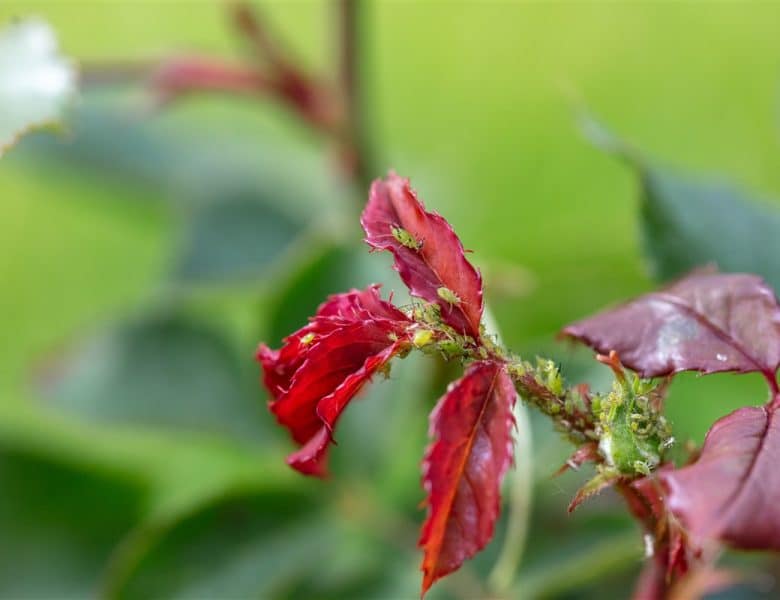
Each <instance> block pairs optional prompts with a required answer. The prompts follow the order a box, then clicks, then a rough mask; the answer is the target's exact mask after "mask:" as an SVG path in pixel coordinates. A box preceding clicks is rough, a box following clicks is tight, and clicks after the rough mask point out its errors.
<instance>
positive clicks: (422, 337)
mask: <svg viewBox="0 0 780 600" xmlns="http://www.w3.org/2000/svg"><path fill="white" fill-rule="evenodd" d="M432 341H433V331H431V330H430V329H418V330H417V331H415V332H414V337H413V338H412V344H413V345H414V347H415V348H424V347H425V346H427V345H428V344H430V343H431V342H432Z"/></svg>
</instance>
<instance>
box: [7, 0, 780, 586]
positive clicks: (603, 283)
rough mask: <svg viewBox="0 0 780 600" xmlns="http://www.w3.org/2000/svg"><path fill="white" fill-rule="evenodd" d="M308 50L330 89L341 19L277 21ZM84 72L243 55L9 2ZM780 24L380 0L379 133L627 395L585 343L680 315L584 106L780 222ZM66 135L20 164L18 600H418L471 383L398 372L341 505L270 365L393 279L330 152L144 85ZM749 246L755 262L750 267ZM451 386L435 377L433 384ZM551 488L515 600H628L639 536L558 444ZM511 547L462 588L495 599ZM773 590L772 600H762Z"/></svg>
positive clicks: (543, 315)
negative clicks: (752, 197)
mask: <svg viewBox="0 0 780 600" xmlns="http://www.w3.org/2000/svg"><path fill="white" fill-rule="evenodd" d="M261 6H262V9H263V11H264V14H265V15H266V17H267V18H268V20H269V22H270V24H271V25H272V27H273V29H274V30H275V31H276V33H278V35H279V37H280V38H282V39H283V40H285V41H286V42H288V43H289V44H290V45H291V46H292V47H293V49H294V52H295V53H296V54H297V55H299V56H300V57H301V59H302V60H303V61H304V62H305V63H306V64H307V65H309V66H310V67H311V68H313V69H318V70H322V71H325V72H327V71H328V70H329V69H332V64H333V59H334V53H335V48H334V44H333V40H332V30H333V26H334V17H333V14H332V8H333V7H332V5H331V4H330V3H327V2H266V3H263V4H262V5H261ZM17 15H21V16H27V15H37V16H40V17H43V18H45V19H46V20H47V21H49V22H50V23H51V24H52V25H53V26H54V28H55V30H56V31H57V33H58V35H59V37H60V40H61V44H62V47H63V51H64V52H65V53H66V54H67V55H69V56H72V57H74V58H76V59H78V60H79V61H81V62H82V63H83V64H84V65H96V64H108V63H118V62H125V61H133V60H153V59H159V58H162V57H166V56H169V55H171V54H177V53H181V52H186V51H197V52H198V53H202V54H213V55H219V56H241V48H240V45H239V44H238V43H237V41H236V38H235V34H234V32H233V31H232V30H231V29H230V27H229V26H228V25H227V22H226V18H225V10H224V5H223V4H222V3H219V2H205V1H204V2H115V1H98V0H93V1H89V2H76V1H70V2H52V1H50V2H37V1H34V0H25V1H24V2H13V1H12V2H7V1H6V2H3V4H2V5H0V22H2V23H4V22H6V21H7V20H8V19H10V18H11V17H13V16H17ZM778 22H780V5H778V4H774V3H763V2H754V3H706V4H705V3H693V2H688V3H664V2H626V3H616V2H603V3H600V2H551V3H542V2H529V3H525V2H432V1H431V2H400V1H399V2H372V3H369V5H368V6H367V10H366V19H365V25H366V26H367V28H368V30H367V35H366V36H365V46H364V47H363V49H362V50H363V52H364V57H363V60H364V61H365V67H366V68H365V75H366V80H365V85H366V95H367V107H368V108H367V110H368V117H369V122H370V128H369V129H370V135H371V137H372V140H373V143H374V146H375V147H376V149H377V153H378V156H379V159H378V160H377V165H376V167H377V168H378V171H377V172H376V173H375V175H376V176H380V175H382V174H383V173H384V172H385V171H386V170H387V169H388V168H395V169H396V170H397V171H398V172H399V173H401V174H403V175H405V176H408V177H410V178H411V179H412V183H413V185H415V187H416V188H417V190H418V191H419V192H420V195H421V197H422V198H423V199H424V200H425V202H426V204H427V205H428V207H429V208H433V209H435V210H437V211H439V212H441V213H442V214H444V215H445V216H446V217H447V218H448V219H449V220H450V221H451V222H452V223H453V225H454V227H455V229H456V231H457V232H458V233H459V235H460V236H461V238H462V239H463V241H464V243H465V245H466V246H467V247H468V248H471V249H473V250H474V251H475V252H474V254H473V255H472V256H473V260H474V261H475V263H477V264H478V265H479V266H480V267H481V268H482V270H483V273H484V275H485V280H486V288H487V298H488V301H489V304H490V306H491V309H492V310H493V312H494V313H495V316H496V318H497V321H498V323H499V326H500V329H501V332H502V335H503V337H504V339H505V341H506V342H507V343H508V344H509V345H510V347H512V348H513V349H514V350H516V351H518V352H520V353H523V354H527V355H529V356H533V355H534V354H537V353H538V354H548V355H552V356H555V357H557V358H558V359H559V360H561V361H562V362H563V363H564V366H565V367H567V368H568V370H567V371H565V372H567V373H568V374H569V376H570V378H572V379H574V380H577V379H580V378H584V379H589V380H592V381H593V382H594V383H595V384H596V385H598V384H599V383H603V382H604V381H606V374H603V373H602V372H601V370H600V369H599V368H598V367H592V366H590V361H589V360H588V353H587V352H576V351H574V350H573V349H571V348H568V347H567V346H564V345H560V344H557V343H556V342H555V341H554V335H555V333H556V331H557V330H559V329H560V328H561V327H562V326H563V325H564V324H566V323H568V322H570V321H572V320H574V319H577V318H580V317H583V316H585V315H587V314H590V313H591V312H593V311H595V310H597V309H599V308H601V307H603V306H605V305H608V304H610V303H614V302H616V301H619V300H621V299H625V298H627V297H630V296H632V295H635V294H637V293H640V292H643V291H646V290H648V289H651V288H652V287H653V286H654V285H655V284H654V282H653V281H652V280H651V279H650V277H649V274H648V271H647V269H646V266H645V263H644V260H643V258H642V252H641V249H640V244H639V235H638V231H639V225H638V220H637V214H638V185H637V181H636V177H635V175H634V173H632V171H631V170H630V169H629V168H627V167H626V165H624V164H621V163H620V162H619V161H617V160H615V158H614V157H610V156H608V155H607V154H606V153H604V152H602V151H601V150H599V149H596V148H595V147H594V146H592V145H591V144H590V143H588V142H587V141H586V140H585V139H584V137H583V136H582V134H581V133H580V132H579V130H578V128H577V126H576V123H575V119H574V111H573V109H572V105H573V104H578V103H581V102H584V103H586V104H587V105H588V106H589V107H590V108H591V109H592V110H593V111H594V112H595V113H596V114H597V115H598V116H599V118H600V119H602V120H603V121H604V122H605V123H607V124H608V126H609V127H610V128H611V129H613V130H615V131H617V132H619V133H620V135H621V136H622V137H624V138H625V139H628V140H631V142H632V143H634V144H636V145H637V146H638V147H640V148H642V149H643V151H644V152H645V153H646V155H647V156H650V157H652V158H653V159H654V160H655V162H656V163H657V164H662V165H670V166H672V167H674V168H676V169H679V170H680V171H681V172H688V173H693V174H702V173H703V174H707V173H718V174H720V175H721V176H723V177H725V178H728V179H730V180H732V181H735V182H737V183H739V184H742V185H743V186H744V187H746V188H747V189H751V190H754V191H755V192H756V194H757V195H758V196H762V195H763V196H772V195H774V196H775V197H777V198H780V126H779V125H778V115H779V114H780V108H779V107H780V103H778V89H779V88H778V82H780V77H779V76H780V37H778V35H777V23H778ZM67 123H68V131H67V132H65V134H64V135H63V136H61V139H53V138H51V137H50V136H48V135H45V134H36V135H34V136H31V137H29V138H27V139H25V140H24V141H23V142H22V143H21V144H20V145H19V146H18V147H17V148H15V149H14V150H13V151H11V152H10V153H9V155H8V156H6V157H4V158H3V159H2V161H0V198H2V201H0V283H1V284H2V293H1V294H0V331H2V335H0V340H2V342H0V489H2V490H3V493H2V495H1V496H0V497H1V498H2V499H0V596H3V597H23V596H24V597H39V598H44V597H46V598H53V597H57V598H60V597H85V596H90V595H97V596H114V597H116V596H119V597H128V598H131V597H132V598H136V597H137V598H150V597H166V598H167V597H188V598H192V597H199V598H228V597H259V598H309V597H311V598H413V597H416V595H417V590H418V586H419V573H418V562H419V556H418V554H417V552H416V550H415V541H416V530H417V528H418V526H419V524H420V522H421V521H422V517H423V513H422V511H419V510H418V509H417V504H418V503H419V501H420V500H421V499H422V490H421V489H420V487H419V459H420V457H421V455H422V451H423V448H424V446H425V443H426V438H425V436H426V426H427V425H426V423H427V422H426V414H427V411H428V410H429V408H430V406H431V405H432V402H433V401H434V400H435V398H436V397H437V395H438V394H440V393H441V392H442V390H443V385H442V386H440V387H438V388H437V387H436V386H435V385H432V384H431V383H430V381H429V378H428V377H426V373H427V371H428V370H429V369H428V367H430V366H431V365H430V364H428V363H426V361H425V360H409V361H405V363H404V364H402V365H398V367H399V368H398V369H397V370H394V376H393V378H392V379H391V381H389V382H385V383H384V384H382V385H377V386H375V388H374V389H373V390H372V391H370V392H369V393H368V394H367V395H366V398H365V401H360V402H357V403H355V405H354V407H352V408H353V409H354V410H350V411H348V413H347V415H346V416H345V418H344V421H343V425H342V426H341V429H340V431H339V435H338V439H339V442H340V443H339V446H338V447H337V448H336V449H335V451H334V452H333V459H334V461H333V462H334V468H333V476H332V478H331V479H330V480H329V481H327V482H325V483H322V482H316V481H315V482H312V481H308V480H303V479H302V478H299V477H297V476H296V475H295V474H294V473H292V472H291V471H289V470H288V469H287V467H286V466H285V465H284V456H285V454H286V453H287V452H288V451H289V450H290V449H291V445H290V444H289V443H288V441H287V439H286V437H285V436H284V435H283V433H282V432H280V431H277V429H276V427H275V425H274V424H273V422H272V418H271V417H270V415H269V414H267V412H266V411H265V408H264V405H265V397H264V394H263V391H262V390H261V389H260V387H259V385H257V381H256V380H257V376H258V369H257V368H256V366H255V364H254V363H253V353H254V349H255V347H256V345H257V343H258V342H259V341H260V340H261V339H262V340H266V341H269V343H271V344H273V345H276V344H278V343H279V340H280V338H281V336H282V335H283V334H284V333H287V332H290V331H292V330H293V329H294V328H296V327H297V326H299V325H300V324H302V323H303V321H304V319H305V316H306V315H307V314H309V312H310V311H311V310H313V308H314V307H316V305H317V304H318V302H319V301H320V300H321V299H322V298H324V295H325V293H328V292H335V291H338V290H339V289H343V288H346V287H349V286H352V285H361V284H364V283H367V282H369V281H373V280H381V281H385V282H387V283H386V284H385V285H386V288H385V289H386V290H387V289H391V290H395V291H396V292H398V293H402V290H401V287H402V286H401V284H400V282H398V281H396V280H394V279H393V273H392V272H390V271H389V270H386V267H387V264H388V263H387V261H386V260H384V259H383V257H379V256H372V257H368V256H365V255H364V253H363V252H362V249H360V248H359V240H360V239H361V237H362V236H361V231H360V228H359V224H358V222H357V219H356V214H357V213H356V211H357V206H358V203H359V202H361V201H362V197H358V196H356V193H355V191H354V190H352V189H350V188H349V187H348V186H347V185H346V184H345V183H344V182H342V181H340V179H339V177H338V176H337V174H336V173H334V170H333V161H332V151H331V150H332V149H330V148H329V147H328V146H327V144H326V143H324V142H323V141H322V140H321V139H318V137H317V136H315V135H313V134H312V133H310V132H309V131H307V130H305V129H304V128H303V127H302V126H301V125H300V124H299V123H297V122H296V121H295V119H294V118H293V117H291V115H290V114H289V113H288V112H286V111H285V110H284V109H282V108H280V107H278V106H277V105H275V104H273V103H270V102H263V101H256V100H252V99H246V98H239V99H235V98H224V97H215V96H204V97H193V98H188V99H185V100H183V101H182V102H181V103H177V104H174V105H173V106H172V107H170V108H168V109H166V110H164V111H161V112H152V111H150V110H149V105H148V103H147V102H145V98H144V94H143V90H142V89H141V86H140V85H136V86H132V85H130V86H114V87H103V88H100V89H98V90H90V91H87V92H85V93H84V95H83V98H82V99H81V100H80V102H79V103H78V104H77V106H75V107H74V109H73V110H72V111H71V114H70V118H69V119H68V121H67ZM726 250H728V249H726ZM429 360H430V359H429ZM762 390H763V388H762V383H761V382H760V380H759V378H758V377H752V376H743V377H735V376H715V377H710V378H707V379H703V380H700V379H698V378H695V377H681V378H679V380H678V381H676V382H675V384H674V386H673V388H672V392H671V395H670V399H669V415H670V419H671V420H672V422H673V424H674V427H675V433H676V435H677V437H678V439H679V440H685V439H689V438H690V439H693V440H695V441H697V442H700V441H701V440H702V439H703V435H704V433H705V432H706V430H707V428H708V427H709V425H710V424H711V423H712V421H713V420H714V419H715V418H717V417H719V416H721V415H724V414H726V413H727V412H729V410H731V409H732V408H734V407H736V406H740V405H744V404H758V403H760V402H762V401H763V396H764V392H763V391H762ZM534 440H535V442H534V446H535V458H534V471H535V479H536V489H535V493H534V501H535V502H534V511H533V515H532V531H531V537H530V539H529V542H528V547H527V550H526V557H525V561H524V563H523V565H522V566H521V568H520V571H519V573H518V576H517V578H516V587H515V588H513V594H512V596H511V597H518V598H525V597H528V598H537V597H551V598H553V597H554V598H594V597H599V598H602V597H603V598H607V597H616V598H621V597H625V595H626V590H627V589H629V588H628V587H627V586H629V585H630V582H631V580H632V577H633V575H634V573H635V572H636V571H637V570H638V568H639V566H640V558H639V555H640V552H641V539H640V534H639V533H638V532H637V531H635V529H634V526H633V525H632V524H631V523H630V522H629V521H628V519H627V518H625V517H623V516H621V515H622V512H621V510H619V509H618V507H619V506H620V504H619V502H618V501H617V499H616V498H615V497H613V496H611V495H609V494H605V495H604V497H600V498H598V499H597V500H596V501H594V502H592V503H590V504H588V505H586V506H584V507H583V508H581V509H580V510H579V511H578V513H577V514H575V515H574V516H571V517H568V518H567V517H565V506H566V504H567V503H568V500H569V498H570V497H571V495H572V493H573V491H574V490H576V488H577V486H578V484H580V483H581V482H582V481H583V480H584V478H585V477H586V476H585V475H584V474H568V475H566V476H564V477H562V478H560V479H557V480H550V478H549V475H550V473H552V472H553V471H554V470H555V469H556V468H557V467H558V465H559V464H560V462H561V460H562V459H563V458H565V456H566V453H567V450H568V449H567V447H566V446H565V445H563V443H562V442H560V441H559V440H558V439H557V437H556V436H555V435H554V434H553V433H552V432H550V431H549V427H548V425H547V423H546V422H545V421H543V420H539V421H536V420H535V421H534ZM502 531H503V525H502V527H501V528H500V529H499V533H498V535H497V538H498V541H497V542H494V543H493V544H491V546H490V547H489V548H488V550H487V551H486V552H484V553H483V554H482V555H480V556H479V557H478V558H477V559H476V560H474V561H472V563H470V565H469V566H468V568H466V569H464V570H463V571H462V572H461V573H459V574H457V575H455V576H453V577H452V578H451V579H450V580H449V582H446V581H445V582H443V583H442V584H440V585H439V586H437V587H436V588H435V589H434V591H433V592H432V596H431V597H436V598H449V597H455V598H458V597H460V598H464V597H480V596H483V595H484V594H486V592H485V591H484V588H483V587H482V586H483V585H484V579H485V575H486V573H487V572H489V570H490V566H491V564H492V562H493V561H494V560H495V557H496V554H497V552H498V549H499V546H500V539H501V537H502ZM746 597H750V596H746Z"/></svg>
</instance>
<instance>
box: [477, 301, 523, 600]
mask: <svg viewBox="0 0 780 600" xmlns="http://www.w3.org/2000/svg"><path fill="white" fill-rule="evenodd" d="M484 319H485V327H486V329H487V331H488V333H492V334H493V335H495V336H496V342H497V343H498V344H499V345H501V335H500V333H499V331H498V325H497V324H496V320H495V318H494V317H493V314H492V313H491V312H490V310H489V309H488V308H487V307H485V317H484ZM514 415H515V423H516V426H517V435H516V437H515V460H514V470H512V471H511V472H510V473H509V476H508V477H507V480H508V487H509V489H510V492H509V522H508V524H507V530H506V536H505V538H504V545H503V547H502V548H501V552H500V554H499V557H498V560H497V561H496V563H495V565H494V566H493V570H492V571H491V572H490V575H489V576H488V585H489V586H490V589H491V590H492V591H493V592H494V593H496V594H503V593H505V592H506V591H508V590H509V589H510V587H511V586H512V582H513V581H514V577H515V574H516V573H517V570H518V567H519V566H520V562H521V561H522V559H523V552H524V550H525V545H526V540H527V538H528V522H529V519H530V516H531V499H532V494H533V445H532V441H533V440H532V434H531V423H530V420H529V417H528V409H527V407H526V406H525V404H523V403H522V402H521V401H520V400H518V401H517V402H516V404H515V410H514Z"/></svg>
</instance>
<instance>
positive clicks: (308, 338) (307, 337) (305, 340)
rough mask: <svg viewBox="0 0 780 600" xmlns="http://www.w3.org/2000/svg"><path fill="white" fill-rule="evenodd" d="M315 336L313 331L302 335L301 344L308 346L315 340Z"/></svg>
mask: <svg viewBox="0 0 780 600" xmlns="http://www.w3.org/2000/svg"><path fill="white" fill-rule="evenodd" d="M315 337H317V336H315V335H314V334H313V333H312V332H309V333H307V334H306V335H304V336H303V337H301V344H302V345H304V346H308V345H309V344H311V343H312V342H313V341H314V338H315Z"/></svg>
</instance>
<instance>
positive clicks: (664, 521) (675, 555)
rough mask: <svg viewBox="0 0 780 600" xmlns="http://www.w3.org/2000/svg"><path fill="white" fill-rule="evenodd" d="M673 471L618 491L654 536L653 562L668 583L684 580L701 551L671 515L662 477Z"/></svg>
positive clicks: (662, 470)
mask: <svg viewBox="0 0 780 600" xmlns="http://www.w3.org/2000/svg"><path fill="white" fill-rule="evenodd" d="M673 470H674V466H673V465H672V464H671V463H667V464H665V465H663V466H662V467H661V468H660V469H658V471H656V473H654V474H653V475H650V476H647V477H642V478H641V479H637V480H636V481H632V482H631V483H629V484H627V485H623V486H621V487H620V488H619V490H620V492H621V493H622V494H623V497H624V498H625V499H626V501H627V503H628V508H629V510H630V511H631V513H632V514H633V515H634V516H635V517H636V518H637V520H639V521H640V522H641V523H642V524H643V525H644V527H645V530H646V531H647V533H649V534H650V535H652V536H653V552H654V561H655V562H657V563H658V565H660V568H661V571H662V574H663V579H664V580H666V581H671V580H672V579H675V578H680V577H682V576H684V575H685V574H686V573H687V572H688V570H689V566H690V563H691V560H692V559H693V558H697V557H698V556H699V555H700V554H701V551H700V549H699V548H698V547H696V548H694V547H692V546H691V545H690V544H689V542H688V536H687V535H686V533H685V531H683V529H682V528H681V527H680V524H679V523H678V522H677V520H676V519H675V518H674V516H673V515H672V514H671V513H670V512H669V507H668V505H667V502H666V498H665V496H664V493H663V487H662V484H661V481H660V480H659V475H662V474H663V473H670V472H672V471H673Z"/></svg>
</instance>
